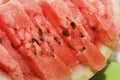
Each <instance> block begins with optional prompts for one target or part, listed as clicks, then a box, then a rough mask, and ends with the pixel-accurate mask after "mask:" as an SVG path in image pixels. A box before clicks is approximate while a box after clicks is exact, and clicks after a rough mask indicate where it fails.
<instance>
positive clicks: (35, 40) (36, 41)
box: [32, 38, 40, 45]
mask: <svg viewBox="0 0 120 80" xmlns="http://www.w3.org/2000/svg"><path fill="white" fill-rule="evenodd" d="M32 42H33V43H34V42H35V43H37V44H38V45H40V43H39V42H38V40H37V39H35V38H33V39H32Z"/></svg>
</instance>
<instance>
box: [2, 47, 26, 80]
mask: <svg viewBox="0 0 120 80" xmlns="http://www.w3.org/2000/svg"><path fill="white" fill-rule="evenodd" d="M0 68H1V69H3V70H4V71H6V72H7V73H8V74H9V75H11V76H12V77H13V78H14V79H16V80H24V77H23V74H22V71H21V68H20V65H19V63H18V62H16V61H15V60H14V59H13V58H12V56H11V55H10V53H9V52H8V51H7V50H6V49H5V48H4V47H3V46H2V45H0Z"/></svg>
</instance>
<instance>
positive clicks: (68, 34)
mask: <svg viewBox="0 0 120 80" xmlns="http://www.w3.org/2000/svg"><path fill="white" fill-rule="evenodd" d="M76 1H77V0H76ZM78 1H79V0H78ZM81 1H82V0H81ZM84 2H85V4H81V6H84V7H85V8H84V9H81V8H79V7H78V6H76V4H75V3H74V1H73V0H59V1H55V0H0V46H1V49H2V51H3V52H1V53H0V54H1V55H2V56H3V55H5V53H6V52H7V54H8V55H5V56H4V57H11V58H10V60H9V62H10V63H11V61H13V62H12V65H19V66H18V67H19V70H20V71H21V73H20V72H19V70H18V69H16V70H15V71H14V72H17V73H13V72H12V71H11V70H8V69H9V68H7V67H8V66H9V64H10V63H9V64H7V63H8V60H6V62H5V59H3V60H2V58H4V57H2V56H1V58H0V59H1V60H0V69H1V70H0V79H3V80H4V79H5V80H11V77H12V78H14V80H18V79H20V80H88V79H90V77H91V76H93V75H94V74H95V73H96V72H97V71H99V70H101V69H102V68H103V67H104V66H105V63H106V59H108V57H109V55H110V53H111V49H110V48H108V47H107V46H106V45H109V46H114V45H115V44H113V43H114V42H115V41H114V40H113V41H114V42H113V43H111V41H109V42H108V43H106V41H108V40H106V39H107V38H108V36H109V35H107V34H108V33H107V32H106V31H105V30H106V28H105V29H104V27H103V28H102V30H101V28H100V31H101V32H102V31H103V33H104V34H106V36H103V34H99V33H100V32H99V31H97V32H94V31H93V30H92V29H91V26H90V25H91V24H92V21H93V22H95V23H96V25H97V24H99V25H100V27H102V26H103V24H105V22H106V21H107V20H108V18H107V19H104V18H105V13H106V14H107V15H108V14H109V15H110V13H111V12H109V10H110V9H109V7H108V5H109V3H108V2H107V1H106V2H105V1H103V2H102V0H96V1H95V0H87V1H83V3H84ZM95 2H97V3H95ZM78 3H79V2H78ZM39 4H40V5H39ZM86 4H88V5H89V7H90V8H88V6H85V5H86ZM31 5H32V6H31ZM110 5H111V4H110ZM79 6H80V5H79ZM41 8H42V9H41ZM88 9H90V10H91V11H93V12H94V13H95V15H89V10H88ZM101 9H102V10H101ZM105 10H106V11H107V12H105ZM92 14H93V13H92ZM111 15H112V17H109V19H110V20H108V22H110V24H113V25H114V26H116V25H115V24H114V22H113V21H112V19H113V17H114V16H113V14H111ZM88 19H90V20H88ZM102 20H103V21H102ZM112 22H113V23H112ZM107 26H109V25H107ZM108 29H109V27H108ZM104 31H105V32H104ZM113 32H114V30H113ZM111 33H112V32H111ZM115 34H116V33H115ZM97 35H100V36H101V37H100V38H98V37H97ZM103 37H105V39H102V38H103ZM115 40H116V39H115ZM101 42H102V43H101ZM103 43H104V44H103ZM96 46H97V47H96ZM3 66H4V67H3ZM13 67H14V66H12V67H10V69H12V68H13ZM5 71H6V72H5ZM2 75H3V77H1V76H2ZM11 75H13V76H11ZM14 75H19V77H20V76H21V75H23V76H22V79H21V78H19V77H18V79H16V76H14ZM4 76H5V77H6V78H4Z"/></svg>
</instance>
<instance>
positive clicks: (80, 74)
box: [71, 45, 112, 80]
mask: <svg viewBox="0 0 120 80" xmlns="http://www.w3.org/2000/svg"><path fill="white" fill-rule="evenodd" d="M99 50H100V51H101V53H102V54H103V55H104V56H105V58H106V59H108V58H109V56H110V54H111V53H112V50H111V49H110V48H108V47H107V46H105V45H103V46H101V48H100V49H99ZM71 72H72V75H71V78H72V80H89V79H90V78H91V77H92V76H94V75H95V73H96V71H94V70H92V69H91V68H90V67H88V66H84V65H82V64H81V65H78V66H76V67H75V68H73V69H71Z"/></svg>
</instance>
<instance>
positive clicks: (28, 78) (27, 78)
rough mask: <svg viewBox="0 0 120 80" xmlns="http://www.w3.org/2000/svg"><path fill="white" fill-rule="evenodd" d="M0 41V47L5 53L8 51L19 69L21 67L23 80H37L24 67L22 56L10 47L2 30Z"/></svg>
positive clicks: (27, 68) (25, 66)
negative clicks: (0, 46)
mask: <svg viewBox="0 0 120 80" xmlns="http://www.w3.org/2000/svg"><path fill="white" fill-rule="evenodd" d="M0 40H1V45H2V46H3V47H4V48H5V49H6V50H7V51H9V54H10V55H11V56H12V57H13V59H15V60H16V61H17V62H18V63H19V67H21V71H22V74H23V75H24V78H25V80H33V79H34V80H39V79H37V77H35V76H34V75H33V73H32V72H31V71H30V69H29V67H28V66H27V65H26V63H25V61H24V60H23V58H22V56H21V55H20V54H19V53H18V52H17V51H16V50H15V49H14V48H13V47H12V46H11V42H10V41H9V39H8V37H7V36H6V34H5V32H3V31H2V30H0Z"/></svg>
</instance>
